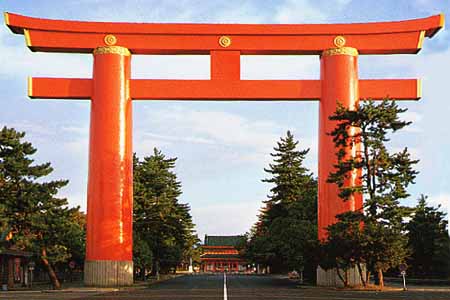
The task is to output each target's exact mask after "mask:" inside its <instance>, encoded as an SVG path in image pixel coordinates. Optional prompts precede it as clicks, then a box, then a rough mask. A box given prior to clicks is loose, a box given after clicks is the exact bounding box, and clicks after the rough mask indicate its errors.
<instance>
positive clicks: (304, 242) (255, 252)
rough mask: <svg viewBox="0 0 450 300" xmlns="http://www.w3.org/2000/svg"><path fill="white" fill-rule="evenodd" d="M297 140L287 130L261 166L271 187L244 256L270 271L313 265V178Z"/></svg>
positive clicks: (315, 236) (314, 192) (315, 205)
mask: <svg viewBox="0 0 450 300" xmlns="http://www.w3.org/2000/svg"><path fill="white" fill-rule="evenodd" d="M298 143H299V142H298V141H295V139H294V136H293V135H292V133H291V132H290V131H288V132H287V135H286V137H284V138H281V140H280V141H279V142H277V146H276V147H275V148H274V150H275V152H274V153H271V156H272V157H273V158H274V161H273V163H271V164H269V168H267V169H264V170H265V171H266V172H267V173H269V174H270V176H271V177H270V178H268V179H264V180H263V182H267V183H271V184H273V187H272V188H271V190H270V192H271V194H270V195H269V196H268V198H269V199H268V200H267V201H265V202H264V203H265V207H264V209H262V210H261V212H260V215H259V217H258V222H257V223H256V224H255V225H254V226H253V228H252V230H251V232H250V233H249V234H248V243H247V246H246V249H245V255H246V256H247V258H248V259H250V260H251V261H254V262H256V263H259V264H262V265H266V266H270V267H271V268H272V270H273V271H281V270H285V269H290V270H299V269H303V268H305V267H306V268H307V269H308V270H312V269H314V268H315V267H314V249H315V247H316V243H317V181H316V180H315V179H314V178H313V176H312V174H311V173H310V171H309V170H308V169H307V168H306V167H304V165H303V163H304V159H305V157H306V155H307V154H308V152H309V149H307V150H297V147H298ZM314 271H315V270H314Z"/></svg>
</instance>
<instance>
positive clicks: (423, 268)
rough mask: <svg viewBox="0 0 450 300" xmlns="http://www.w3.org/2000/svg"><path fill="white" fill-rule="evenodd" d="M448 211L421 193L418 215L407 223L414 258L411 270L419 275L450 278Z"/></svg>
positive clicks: (410, 261) (412, 257)
mask: <svg viewBox="0 0 450 300" xmlns="http://www.w3.org/2000/svg"><path fill="white" fill-rule="evenodd" d="M445 216H446V214H445V213H444V212H442V211H440V206H438V207H432V206H429V205H428V204H427V197H426V196H424V195H421V196H420V198H419V201H418V204H417V206H416V207H415V210H414V216H413V217H412V219H411V220H410V221H409V223H408V225H407V227H406V228H407V230H408V246H409V248H410V249H411V257H410V258H409V260H408V265H409V268H408V273H411V274H412V275H414V276H418V277H440V278H447V277H448V276H449V275H450V238H449V235H448V231H447V225H448V224H447V223H448V222H447V220H446V219H445Z"/></svg>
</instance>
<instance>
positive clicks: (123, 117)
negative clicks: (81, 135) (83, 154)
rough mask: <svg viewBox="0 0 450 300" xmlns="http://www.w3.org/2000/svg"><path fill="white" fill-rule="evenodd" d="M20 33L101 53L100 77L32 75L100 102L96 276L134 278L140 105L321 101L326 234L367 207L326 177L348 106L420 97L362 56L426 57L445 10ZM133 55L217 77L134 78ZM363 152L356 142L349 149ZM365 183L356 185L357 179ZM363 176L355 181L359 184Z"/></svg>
mask: <svg viewBox="0 0 450 300" xmlns="http://www.w3.org/2000/svg"><path fill="white" fill-rule="evenodd" d="M5 22H6V24H7V26H8V27H9V28H10V29H11V30H12V32H14V33H17V34H23V35H25V40H26V44H27V46H28V48H30V49H31V50H32V51H41V52H66V53H72V52H75V53H92V54H93V55H94V67H93V78H92V79H68V78H29V82H28V95H29V97H31V98H53V99H54V98H56V99H92V102H91V125H90V147H89V181H88V197H87V198H88V199H87V201H88V205H87V241H86V264H85V283H86V284H88V285H97V286H114V285H128V284H131V283H132V281H133V274H132V270H133V263H132V206H133V203H132V202H133V190H132V187H133V171H132V145H131V143H132V138H131V136H132V105H131V100H157V99H160V100H200V101H201V100H219V101H220V100H292V101H299V100H319V101H320V109H319V174H318V175H319V208H318V213H319V217H318V224H319V238H320V239H324V238H325V237H326V232H325V229H324V228H325V227H327V226H328V225H330V224H332V223H334V222H335V215H336V214H338V213H341V212H344V211H347V210H355V209H359V208H361V207H362V196H361V195H358V196H355V197H354V198H353V199H351V200H350V201H347V202H343V201H342V200H341V199H340V198H339V197H338V191H337V187H336V186H335V185H333V184H329V183H327V182H326V179H327V177H328V174H329V173H330V171H332V170H333V163H334V162H335V161H336V159H335V152H336V150H335V147H334V144H333V142H332V139H331V137H329V136H328V135H327V132H330V131H331V130H332V129H333V128H334V123H333V122H331V121H329V120H328V116H329V115H331V114H332V113H333V112H334V111H335V109H336V103H337V101H339V102H341V103H342V104H343V105H344V106H346V107H350V108H354V107H356V106H357V105H358V101H359V100H360V99H366V98H372V99H383V98H384V97H386V96H387V95H389V96H390V97H391V98H395V99H397V100H407V99H412V100H418V99H420V97H421V84H420V80H418V79H395V80H393V79H383V80H360V79H358V64H357V59H358V55H359V54H415V53H417V52H419V51H420V49H421V48H422V43H423V40H424V38H425V37H429V38H431V37H432V36H434V34H436V32H437V31H439V29H440V28H442V27H443V26H444V16H443V15H436V16H432V17H428V18H423V19H415V20H408V21H400V22H379V23H361V24H320V25H319V24H315V25H310V24H301V25H298V24H296V25H285V24H277V25H255V24H252V25H241V24H151V23H142V24H139V23H105V22H79V21H61V20H48V19H38V18H31V17H26V16H21V15H17V14H11V13H5ZM131 54H203V55H210V57H211V79H210V80H158V79H144V80H142V79H139V80H137V79H131V76H130V74H131V70H130V59H131ZM263 54H271V55H283V54H290V55H292V54H299V55H320V62H321V78H320V80H241V79H240V55H263ZM351 150H352V149H348V152H349V155H351ZM352 180H353V181H352ZM354 180H357V178H356V179H355V177H353V178H352V179H351V180H349V182H348V183H347V184H350V185H351V184H354V182H355V181H354Z"/></svg>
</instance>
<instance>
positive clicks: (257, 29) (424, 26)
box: [5, 13, 444, 37]
mask: <svg viewBox="0 0 450 300" xmlns="http://www.w3.org/2000/svg"><path fill="white" fill-rule="evenodd" d="M5 19H6V25H8V27H9V28H10V29H11V30H12V31H13V32H14V33H21V34H23V30H24V29H35V30H46V31H64V32H86V33H88V32H90V33H125V34H126V33H128V34H195V35H197V34H199V35H209V34H237V35H240V34H251V35H267V34H269V33H270V34H274V35H286V34H291V35H304V34H312V35H324V34H325V35H328V34H380V33H397V32H409V31H425V32H426V34H425V36H427V37H432V36H433V35H434V34H435V33H436V32H437V31H438V30H439V29H441V28H442V27H443V26H444V15H443V14H440V15H435V16H431V17H428V18H422V19H414V20H406V21H395V22H372V23H351V24H192V23H191V24H182V23H123V22H116V23H113V22H84V21H66V20H50V19H39V18H33V17H27V16H22V15H18V14H13V13H5Z"/></svg>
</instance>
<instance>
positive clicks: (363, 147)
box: [328, 100, 418, 286]
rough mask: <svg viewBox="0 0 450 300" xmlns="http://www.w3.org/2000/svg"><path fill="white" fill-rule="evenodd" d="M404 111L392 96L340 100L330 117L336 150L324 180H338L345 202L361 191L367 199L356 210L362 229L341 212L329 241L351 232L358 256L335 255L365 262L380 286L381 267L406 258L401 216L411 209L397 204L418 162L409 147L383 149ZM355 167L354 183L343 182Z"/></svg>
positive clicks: (412, 176) (398, 125) (402, 122)
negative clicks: (349, 102)
mask: <svg viewBox="0 0 450 300" xmlns="http://www.w3.org/2000/svg"><path fill="white" fill-rule="evenodd" d="M405 111H406V109H401V108H399V107H398V105H397V104H396V103H395V101H389V100H384V101H382V102H381V103H379V104H375V103H374V102H373V101H368V102H366V103H365V104H363V105H361V106H359V107H358V108H357V109H356V110H350V109H346V108H344V107H343V106H341V105H339V106H338V109H337V110H336V113H335V114H334V115H333V116H331V117H330V120H333V121H337V123H336V128H335V129H334V130H333V131H332V132H331V136H332V137H333V141H334V143H335V145H336V147H337V149H338V152H337V153H336V155H337V164H336V165H335V169H336V171H335V172H332V173H331V174H330V176H329V179H328V181H329V182H331V183H335V184H337V185H338V187H339V191H340V193H339V196H340V197H341V198H342V199H343V200H344V201H348V200H349V199H351V197H352V196H354V195H355V194H357V193H362V194H364V196H365V202H364V211H363V212H360V215H361V216H362V217H361V218H362V221H363V223H364V226H363V229H362V232H357V234H351V233H356V232H353V231H352V226H350V225H351V224H352V223H351V222H352V218H353V217H354V215H353V214H346V215H341V216H340V218H339V221H340V222H341V223H342V224H337V225H335V226H330V228H329V234H330V237H329V239H328V243H335V242H336V241H338V240H339V239H337V238H338V237H339V236H340V235H344V236H345V235H346V234H347V235H348V234H349V233H345V232H342V231H350V236H347V237H348V238H353V239H354V240H353V241H351V242H352V243H354V246H355V247H356V246H358V248H359V249H358V256H356V257H352V256H348V255H347V254H345V255H342V254H339V253H336V255H339V256H337V257H336V260H339V261H346V263H345V265H347V264H350V262H351V261H355V260H362V261H364V263H365V264H366V265H367V268H368V270H369V272H370V271H372V272H375V271H376V272H378V275H379V277H380V285H381V286H382V285H383V280H382V276H383V272H384V271H386V270H388V269H390V268H394V267H396V266H398V265H399V264H400V263H402V262H404V261H405V258H406V256H407V254H408V251H407V239H406V237H405V235H404V234H403V231H404V229H405V224H404V221H403V220H404V219H405V218H406V217H408V216H409V215H410V214H411V209H409V208H407V207H405V206H402V205H400V200H401V199H404V198H407V197H408V196H409V194H408V192H407V187H408V186H409V185H410V184H412V183H414V179H415V177H416V175H417V173H418V172H417V171H415V170H414V168H413V167H414V165H415V164H416V163H417V162H418V161H417V160H412V159H411V157H410V154H409V152H408V149H407V148H405V149H403V150H402V151H400V152H397V153H390V151H389V150H388V148H387V143H388V142H389V137H388V135H389V134H391V133H393V132H396V131H398V130H400V129H402V128H404V127H406V126H408V125H409V124H410V122H405V121H402V120H400V114H401V113H403V112H405ZM359 145H360V147H359ZM352 148H353V149H354V150H356V155H353V156H350V155H348V154H347V153H349V152H350V149H352ZM357 169H360V170H361V172H362V173H361V176H360V178H358V180H357V181H356V185H354V186H352V185H348V184H346V183H347V182H348V181H349V180H350V177H351V176H352V173H354V170H357ZM361 234H362V235H363V236H362V237H361ZM341 242H342V241H339V243H341ZM330 247H331V246H330ZM335 247H339V244H337V245H336V246H335Z"/></svg>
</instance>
